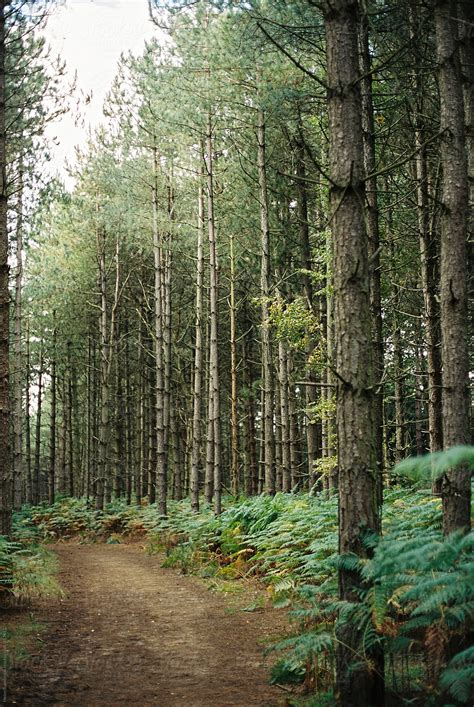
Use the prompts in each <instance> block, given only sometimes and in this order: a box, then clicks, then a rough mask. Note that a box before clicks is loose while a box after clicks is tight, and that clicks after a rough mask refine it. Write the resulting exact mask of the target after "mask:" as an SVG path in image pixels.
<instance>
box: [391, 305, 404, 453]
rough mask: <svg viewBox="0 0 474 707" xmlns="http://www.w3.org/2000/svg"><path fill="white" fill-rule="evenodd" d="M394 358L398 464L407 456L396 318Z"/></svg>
mask: <svg viewBox="0 0 474 707" xmlns="http://www.w3.org/2000/svg"><path fill="white" fill-rule="evenodd" d="M393 358H394V368H393V372H394V378H395V386H394V387H395V463H396V464H398V463H399V462H401V461H402V459H404V458H405V456H406V444H405V414H404V398H405V395H404V387H405V386H404V384H405V374H404V372H403V351H402V343H401V340H400V329H399V323H398V321H397V320H396V319H395V322H394V329H393Z"/></svg>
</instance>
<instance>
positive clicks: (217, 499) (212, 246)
mask: <svg viewBox="0 0 474 707" xmlns="http://www.w3.org/2000/svg"><path fill="white" fill-rule="evenodd" d="M213 150H214V147H213V134H212V116H211V114H210V113H209V115H208V121H207V135H206V175H207V223H208V233H209V274H210V282H209V316H210V336H209V423H210V424H211V423H212V442H213V445H212V446H213V455H212V461H213V470H214V475H213V483H214V510H215V512H216V515H219V514H220V513H221V494H222V470H221V427H220V424H221V422H220V382H219V349H218V339H217V332H218V325H219V321H218V319H219V317H218V307H219V276H218V272H219V265H218V259H217V242H216V225H215V218H214V168H213Z"/></svg>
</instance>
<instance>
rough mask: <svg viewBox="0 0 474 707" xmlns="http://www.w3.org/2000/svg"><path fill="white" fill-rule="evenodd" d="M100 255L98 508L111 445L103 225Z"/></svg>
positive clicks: (104, 237) (99, 245) (99, 238)
mask: <svg viewBox="0 0 474 707" xmlns="http://www.w3.org/2000/svg"><path fill="white" fill-rule="evenodd" d="M97 242H98V243H97V245H98V248H97V249H98V255H99V289H100V316H99V338H100V348H99V356H100V378H99V380H100V386H99V392H100V418H99V459H98V469H97V479H96V488H95V497H96V508H97V509H99V510H101V509H103V507H104V500H105V493H106V484H107V481H108V479H107V471H108V465H107V455H108V447H109V397H110V391H109V362H110V350H109V338H108V332H107V269H106V235H105V231H104V229H103V227H101V228H100V229H99V230H98V233H97Z"/></svg>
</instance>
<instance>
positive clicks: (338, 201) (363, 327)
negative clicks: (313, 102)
mask: <svg viewBox="0 0 474 707" xmlns="http://www.w3.org/2000/svg"><path fill="white" fill-rule="evenodd" d="M325 8H326V11H325V28H326V42H327V77H328V86H329V88H328V114H329V132H330V148H329V157H330V176H331V180H332V182H331V187H330V195H331V209H332V214H331V217H332V232H333V273H334V307H335V311H334V327H335V351H336V360H335V368H336V372H337V383H336V386H337V389H336V390H337V432H338V445H339V450H338V457H339V550H340V552H341V553H342V554H347V553H354V554H355V555H358V556H359V557H366V556H367V548H366V546H365V545H364V542H363V536H364V534H365V533H367V532H377V531H378V530H379V527H380V521H379V515H378V503H377V472H376V460H375V454H374V451H375V447H374V441H375V427H374V422H373V410H374V404H373V375H372V361H371V359H372V344H371V309H370V295H369V291H370V288H369V262H368V261H369V258H368V239H367V232H366V227H365V220H364V216H365V214H364V202H365V188H364V186H365V185H364V176H365V170H364V144H363V128H362V118H361V115H362V106H361V97H360V85H359V82H358V78H359V77H358V20H359V18H358V3H357V2H355V1H354V0H339V1H338V2H336V3H333V2H331V3H329V2H328V3H327V4H325ZM360 586H361V578H360V576H359V574H358V573H356V572H354V571H349V570H347V569H341V570H340V571H339V591H340V597H341V599H344V600H348V601H351V602H358V601H360V598H359V593H358V590H359V588H360ZM337 633H338V638H339V645H338V651H337V693H338V699H339V701H340V702H341V704H344V705H347V706H348V707H349V706H352V705H354V706H359V705H360V706H361V707H362V706H363V707H368V706H369V705H377V706H379V705H383V704H384V685H383V660H382V656H380V655H374V654H372V655H370V665H369V661H368V660H366V661H364V662H363V663H362V664H361V663H360V662H359V661H358V660H357V659H356V660H354V655H357V654H358V653H359V644H360V641H361V639H362V636H361V635H360V630H359V629H358V627H357V625H354V624H353V623H346V624H345V625H343V626H339V627H338V628H337ZM367 658H369V656H367Z"/></svg>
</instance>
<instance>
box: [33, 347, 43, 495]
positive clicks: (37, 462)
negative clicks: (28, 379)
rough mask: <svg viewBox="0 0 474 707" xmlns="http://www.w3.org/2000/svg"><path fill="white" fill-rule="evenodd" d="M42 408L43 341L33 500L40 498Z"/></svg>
mask: <svg viewBox="0 0 474 707" xmlns="http://www.w3.org/2000/svg"><path fill="white" fill-rule="evenodd" d="M42 408H43V342H41V344H40V355H39V364H38V397H37V407H36V438H35V465H34V470H33V497H34V502H35V503H39V502H40V500H41V489H40V484H41V417H42Z"/></svg>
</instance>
